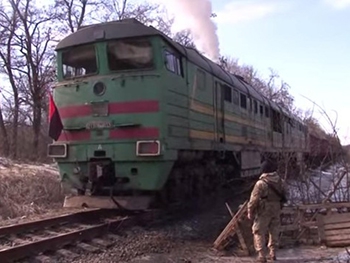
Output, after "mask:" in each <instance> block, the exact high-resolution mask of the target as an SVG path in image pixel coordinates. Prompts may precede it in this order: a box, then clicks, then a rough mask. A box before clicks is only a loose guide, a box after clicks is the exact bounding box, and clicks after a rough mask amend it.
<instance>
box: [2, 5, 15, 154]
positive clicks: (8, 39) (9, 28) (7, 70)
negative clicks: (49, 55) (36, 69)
mask: <svg viewBox="0 0 350 263" xmlns="http://www.w3.org/2000/svg"><path fill="white" fill-rule="evenodd" d="M19 2H20V0H16V2H15V1H12V2H11V4H12V3H13V4H15V5H18V4H19ZM19 27H20V25H19V17H18V13H17V12H16V11H15V10H14V9H13V8H11V7H10V6H7V5H4V4H3V3H1V8H0V28H1V33H0V45H1V46H0V58H1V69H0V70H1V71H0V73H2V74H4V75H6V77H7V79H8V81H9V83H10V86H11V89H12V94H11V95H12V98H13V105H14V109H13V119H12V139H11V156H12V157H13V158H16V157H17V135H18V118H19V108H20V98H19V91H18V88H17V83H16V80H17V78H16V76H17V75H16V73H17V72H18V71H19V67H18V66H19V65H18V63H17V60H16V55H15V54H14V52H13V44H14V42H15V39H16V31H17V30H18V29H19ZM5 134H6V133H5Z"/></svg>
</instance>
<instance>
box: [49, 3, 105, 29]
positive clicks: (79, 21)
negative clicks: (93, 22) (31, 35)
mask: <svg viewBox="0 0 350 263" xmlns="http://www.w3.org/2000/svg"><path fill="white" fill-rule="evenodd" d="M101 3H102V0H101V1H96V2H95V1H89V0H55V5H54V7H53V8H54V10H56V14H55V18H57V22H58V23H60V24H61V25H62V27H60V29H59V31H60V32H61V33H68V32H69V33H73V32H75V31H77V30H79V29H80V28H81V26H82V25H83V23H84V22H85V20H86V19H87V18H91V15H92V14H93V13H94V12H96V9H98V8H95V9H91V8H89V7H93V6H95V7H96V6H98V5H100V4H101Z"/></svg>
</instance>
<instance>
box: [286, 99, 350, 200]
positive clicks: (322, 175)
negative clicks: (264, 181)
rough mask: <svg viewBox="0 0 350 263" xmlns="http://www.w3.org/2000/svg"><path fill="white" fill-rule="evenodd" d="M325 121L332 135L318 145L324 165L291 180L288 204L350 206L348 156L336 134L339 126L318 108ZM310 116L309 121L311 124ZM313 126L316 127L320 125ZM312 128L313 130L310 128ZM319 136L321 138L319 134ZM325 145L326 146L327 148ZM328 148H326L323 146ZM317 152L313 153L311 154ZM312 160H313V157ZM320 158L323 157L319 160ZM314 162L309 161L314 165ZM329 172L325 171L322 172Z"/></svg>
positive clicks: (328, 135) (312, 150)
mask: <svg viewBox="0 0 350 263" xmlns="http://www.w3.org/2000/svg"><path fill="white" fill-rule="evenodd" d="M313 104H314V105H315V106H316V107H318V108H320V111H321V113H322V115H323V116H324V118H326V120H327V121H328V123H329V125H330V126H331V129H332V133H331V134H325V135H324V137H323V138H322V140H320V141H319V143H320V144H322V145H320V146H318V145H316V148H320V149H321V151H320V152H319V154H321V155H322V154H323V155H322V156H321V163H319V164H318V165H319V168H318V169H311V167H310V166H309V167H308V169H307V171H305V172H304V173H303V174H302V177H301V178H299V180H288V181H287V186H288V187H287V188H288V193H289V200H290V203H291V204H298V203H303V204H306V203H321V202H327V201H330V202H349V201H350V193H349V186H350V185H349V173H348V163H347V159H346V155H345V154H344V151H343V149H342V146H341V144H340V140H339V138H338V134H337V130H336V124H335V123H336V122H333V121H332V120H331V118H330V117H329V115H328V114H327V112H326V111H325V110H324V109H323V108H321V107H320V106H319V105H317V104H316V103H315V102H313ZM310 119H311V118H310V116H309V120H310ZM312 125H315V126H317V123H313V124H312ZM309 127H310V126H309ZM318 136H320V135H319V134H318ZM325 143H326V144H325ZM324 145H326V147H325V146H324ZM314 151H315V149H314V148H313V149H311V151H310V152H311V154H312V153H313V152H314ZM311 158H313V157H311ZM316 158H320V157H316ZM313 161H314V160H309V162H311V163H312V162H313ZM324 168H328V169H327V170H326V171H322V170H323V169H324Z"/></svg>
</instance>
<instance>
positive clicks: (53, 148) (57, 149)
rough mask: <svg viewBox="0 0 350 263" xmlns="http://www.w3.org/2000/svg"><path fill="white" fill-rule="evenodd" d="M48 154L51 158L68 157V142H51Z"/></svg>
mask: <svg viewBox="0 0 350 263" xmlns="http://www.w3.org/2000/svg"><path fill="white" fill-rule="evenodd" d="M47 155H48V156H49V157H51V158H65V157H67V144H50V145H49V146H48V149H47Z"/></svg>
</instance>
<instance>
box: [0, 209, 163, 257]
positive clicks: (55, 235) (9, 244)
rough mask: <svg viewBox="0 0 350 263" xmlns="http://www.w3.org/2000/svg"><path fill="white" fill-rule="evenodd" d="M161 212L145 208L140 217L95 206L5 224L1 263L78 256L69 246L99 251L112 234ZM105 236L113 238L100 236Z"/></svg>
mask: <svg viewBox="0 0 350 263" xmlns="http://www.w3.org/2000/svg"><path fill="white" fill-rule="evenodd" d="M157 214H158V213H157V211H145V212H142V213H141V212H140V213H137V216H136V214H135V213H132V214H130V213H125V212H124V213H122V212H118V211H115V210H99V209H94V210H86V211H81V212H77V213H73V214H69V215H63V216H58V217H53V218H49V219H43V220H37V221H32V222H28V223H21V224H16V225H10V226H4V227H1V228H0V262H1V263H7V262H17V261H19V260H20V261H21V262H23V260H24V259H30V260H32V261H34V262H46V261H47V260H49V259H50V258H51V257H55V256H64V257H68V258H72V257H74V256H78V254H75V253H74V252H71V251H70V250H69V249H66V248H65V247H66V246H67V245H72V246H73V247H78V248H80V249H83V250H85V251H88V252H95V251H98V250H99V249H100V248H106V247H109V246H110V245H113V240H115V239H116V236H115V235H113V234H111V233H113V232H115V231H117V230H119V229H120V228H121V227H122V228H123V229H124V228H126V227H128V226H132V225H135V224H137V223H140V222H141V221H143V222H144V221H145V220H146V221H148V220H152V219H154V218H155V217H157ZM140 220H141V221H140ZM105 235H108V236H107V237H109V238H103V239H99V237H100V236H104V237H105ZM113 237H114V238H113ZM108 239H109V240H108Z"/></svg>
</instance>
